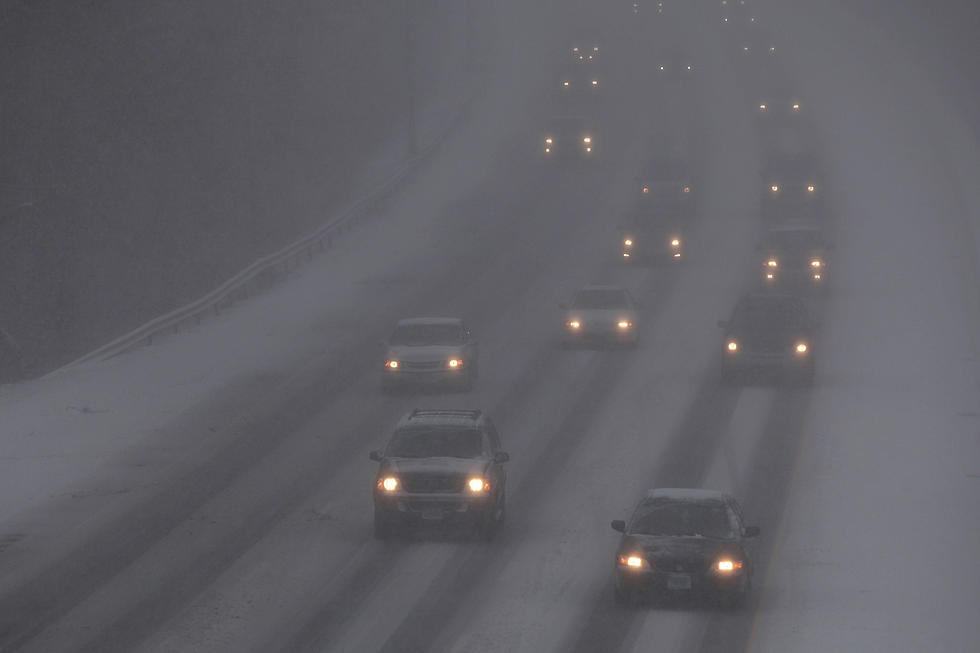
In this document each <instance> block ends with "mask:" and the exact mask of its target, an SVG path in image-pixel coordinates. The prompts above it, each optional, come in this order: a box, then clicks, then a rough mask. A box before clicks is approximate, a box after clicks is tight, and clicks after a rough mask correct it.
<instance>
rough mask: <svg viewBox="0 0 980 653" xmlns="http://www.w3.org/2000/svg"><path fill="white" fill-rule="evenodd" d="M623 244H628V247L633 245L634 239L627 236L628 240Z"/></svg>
mask: <svg viewBox="0 0 980 653" xmlns="http://www.w3.org/2000/svg"><path fill="white" fill-rule="evenodd" d="M623 244H624V245H626V246H627V247H632V246H633V239H632V238H627V239H626V240H624V241H623Z"/></svg>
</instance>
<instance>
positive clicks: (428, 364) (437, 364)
mask: <svg viewBox="0 0 980 653" xmlns="http://www.w3.org/2000/svg"><path fill="white" fill-rule="evenodd" d="M440 368H442V361H425V362H422V363H405V369H406V370H411V371H420V372H422V371H428V370H438V369H440Z"/></svg>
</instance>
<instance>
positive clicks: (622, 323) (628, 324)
mask: <svg viewBox="0 0 980 653" xmlns="http://www.w3.org/2000/svg"><path fill="white" fill-rule="evenodd" d="M616 326H618V327H619V328H620V329H628V328H630V327H631V326H633V323H632V322H630V321H628V320H620V321H619V322H617V323H616Z"/></svg>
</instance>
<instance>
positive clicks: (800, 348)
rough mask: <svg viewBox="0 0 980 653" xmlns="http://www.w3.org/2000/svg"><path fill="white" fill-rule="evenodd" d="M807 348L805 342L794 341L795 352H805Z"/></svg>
mask: <svg viewBox="0 0 980 653" xmlns="http://www.w3.org/2000/svg"><path fill="white" fill-rule="evenodd" d="M808 349H809V347H807V345H806V343H805V342H798V343H796V353H797V354H805V353H806V352H807V350H808Z"/></svg>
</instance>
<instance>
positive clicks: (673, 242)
mask: <svg viewBox="0 0 980 653" xmlns="http://www.w3.org/2000/svg"><path fill="white" fill-rule="evenodd" d="M623 245H625V246H626V247H632V246H633V239H632V238H626V239H625V240H623ZM670 246H671V247H680V246H681V239H680V238H671V239H670Z"/></svg>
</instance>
